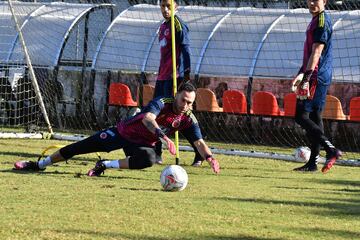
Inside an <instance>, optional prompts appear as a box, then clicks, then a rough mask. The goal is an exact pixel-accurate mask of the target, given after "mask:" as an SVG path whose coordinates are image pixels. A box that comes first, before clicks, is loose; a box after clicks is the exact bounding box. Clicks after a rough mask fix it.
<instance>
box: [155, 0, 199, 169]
mask: <svg viewBox="0 0 360 240" xmlns="http://www.w3.org/2000/svg"><path fill="white" fill-rule="evenodd" d="M177 7H178V4H177V1H176V0H175V1H174V10H175V11H176V10H177ZM160 8H161V13H162V15H163V17H164V22H163V23H162V24H161V25H160V28H159V45H160V65H159V71H158V76H157V79H156V85H155V93H154V98H157V97H172V96H174V92H173V65H172V46H171V19H170V18H171V11H170V10H171V1H170V0H162V1H161V2H160ZM174 26H175V44H176V45H175V48H176V73H177V76H176V77H177V86H180V85H181V84H182V83H183V82H187V81H190V70H191V63H190V37H189V28H188V26H187V25H186V24H185V22H184V21H183V20H182V19H181V18H180V17H179V16H177V15H175V16H174ZM185 137H186V136H185ZM187 140H188V141H189V142H190V144H191V145H192V147H193V148H194V152H195V158H194V162H193V166H200V165H201V163H202V161H203V158H202V156H201V154H200V153H199V152H198V151H197V149H196V147H195V146H194V145H193V143H192V142H191V140H190V139H187ZM161 145H162V144H161V142H159V143H157V145H156V148H155V151H156V158H157V159H156V162H157V163H159V164H161V163H162V157H161V155H162V147H161Z"/></svg>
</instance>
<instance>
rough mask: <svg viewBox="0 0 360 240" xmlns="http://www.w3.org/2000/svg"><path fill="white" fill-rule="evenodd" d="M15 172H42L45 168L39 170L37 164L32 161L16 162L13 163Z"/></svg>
mask: <svg viewBox="0 0 360 240" xmlns="http://www.w3.org/2000/svg"><path fill="white" fill-rule="evenodd" d="M14 169H15V170H23V171H44V170H45V168H39V165H38V162H33V161H18V162H16V163H14Z"/></svg>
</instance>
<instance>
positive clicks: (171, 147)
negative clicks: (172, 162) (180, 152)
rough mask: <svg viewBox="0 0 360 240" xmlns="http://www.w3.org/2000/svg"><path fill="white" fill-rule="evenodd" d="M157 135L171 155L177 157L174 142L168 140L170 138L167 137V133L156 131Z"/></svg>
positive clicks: (158, 129)
mask: <svg viewBox="0 0 360 240" xmlns="http://www.w3.org/2000/svg"><path fill="white" fill-rule="evenodd" d="M155 134H156V136H157V137H158V138H159V139H160V141H161V142H162V143H163V144H165V145H166V147H167V148H168V149H169V152H170V154H171V155H175V154H176V147H175V144H174V142H173V141H171V139H170V138H168V136H166V135H165V133H164V132H163V131H162V130H161V129H160V128H157V129H155Z"/></svg>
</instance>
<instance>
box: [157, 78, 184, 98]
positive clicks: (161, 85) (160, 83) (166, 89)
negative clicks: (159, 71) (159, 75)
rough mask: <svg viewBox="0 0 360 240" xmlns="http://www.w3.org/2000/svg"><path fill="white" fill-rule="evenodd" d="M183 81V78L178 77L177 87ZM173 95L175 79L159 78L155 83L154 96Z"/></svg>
mask: <svg viewBox="0 0 360 240" xmlns="http://www.w3.org/2000/svg"><path fill="white" fill-rule="evenodd" d="M182 82H183V78H182V77H179V78H178V79H177V87H179V86H180V84H181V83H182ZM160 96H161V97H173V96H174V91H173V80H172V79H171V80H157V81H156V84H155V92H154V98H156V97H160Z"/></svg>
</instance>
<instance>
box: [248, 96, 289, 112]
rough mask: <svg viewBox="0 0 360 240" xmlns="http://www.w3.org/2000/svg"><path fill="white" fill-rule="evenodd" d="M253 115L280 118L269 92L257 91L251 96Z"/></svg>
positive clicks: (274, 98) (278, 110)
mask: <svg viewBox="0 0 360 240" xmlns="http://www.w3.org/2000/svg"><path fill="white" fill-rule="evenodd" d="M252 109H253V113H254V114H256V115H270V116H282V115H284V113H283V112H282V111H281V110H280V108H279V104H278V102H277V100H276V97H275V95H274V94H273V93H271V92H265V91H258V92H256V93H255V94H254V96H253V107H252Z"/></svg>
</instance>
